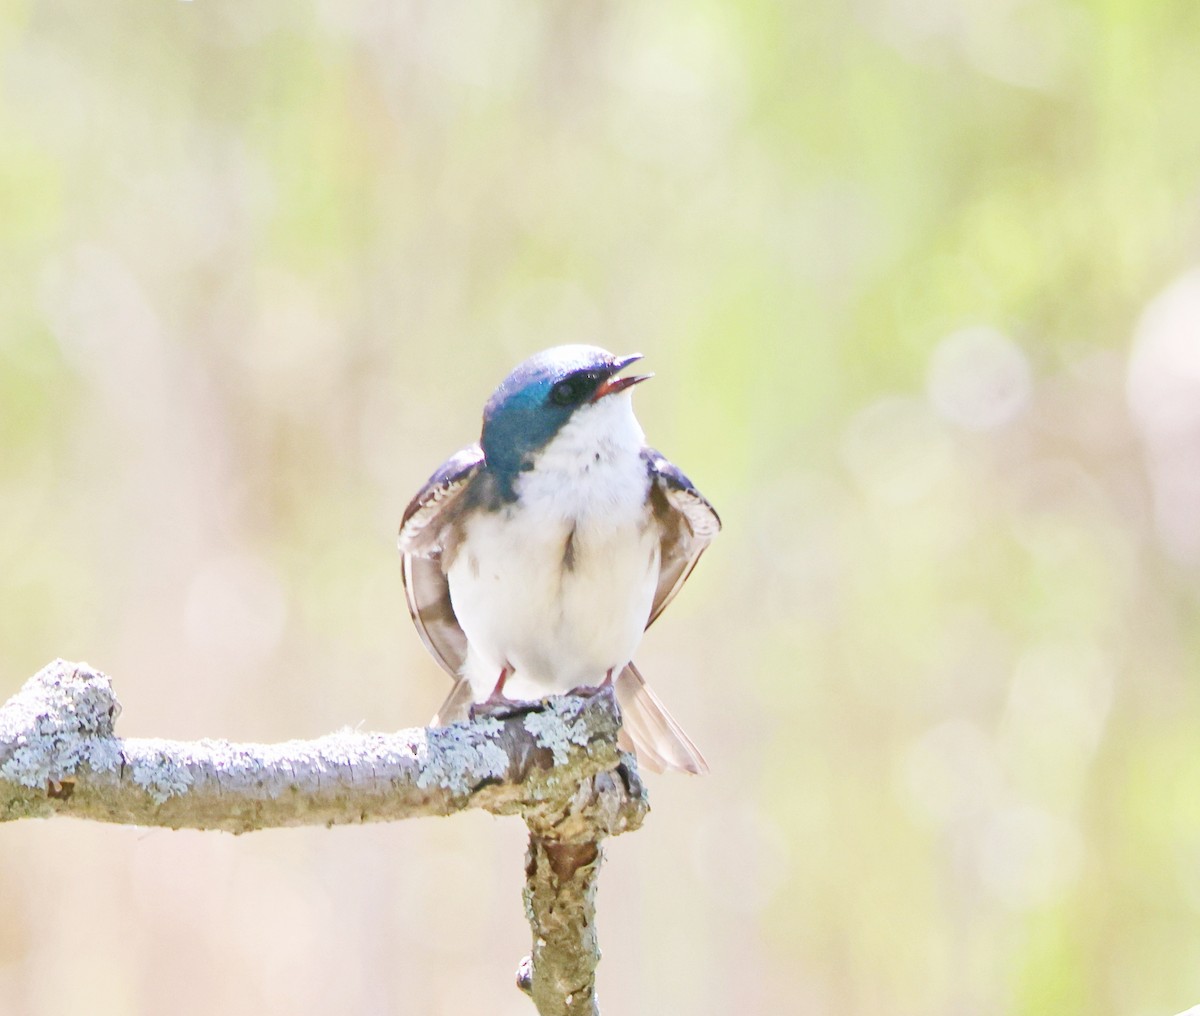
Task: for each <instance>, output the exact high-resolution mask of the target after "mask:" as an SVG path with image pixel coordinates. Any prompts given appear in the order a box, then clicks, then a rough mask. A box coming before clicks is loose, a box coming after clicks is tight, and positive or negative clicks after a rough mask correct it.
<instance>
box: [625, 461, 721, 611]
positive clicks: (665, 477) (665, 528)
mask: <svg viewBox="0 0 1200 1016" xmlns="http://www.w3.org/2000/svg"><path fill="white" fill-rule="evenodd" d="M642 458H643V459H645V460H646V468H647V469H648V470H649V471H650V501H651V504H652V505H653V506H654V514H655V516H656V518H657V519H658V522H659V525H660V526H661V527H662V534H663V536H662V548H661V549H662V562H661V564H660V565H659V571H658V589H657V590H656V591H655V593H654V604H653V606H652V607H651V609H650V620H649V621H647V622H646V627H647V628H649V627H650V625H652V624H653V623H654V622H655V621H656V620H657V619H658V615H659V614H661V613H662V612H663V611H664V610H665V609H666V607H667V604H668V603H670V602H671V601H672V600H673V599H674V598H675V594H676V593H677V592H679V590H680V589H681V588H682V587H683V584H684V583H685V582H686V581H687V577H688V576H689V575H690V574H691V573H692V569H693V568H695V567H696V562H697V561H699V560H700V555H701V554H703V553H704V548H705V547H707V546H708V545H709V544H710V543H712V541H713V537H715V536H716V535H717V533H719V532H720V531H721V519H720V517H719V516H718V515H717V512H716V509H714V508H713V506H712V505H711V504H709V503H708V499H707V498H705V496H704V495H703V494H701V493H700V491H698V490H697V489H696V487H695V485H694V484H693V483H692V481H691V480H689V479H688V478H687V477H686V476H684V475H683V473H682V472H681V471H680V470H679V468H678V467H676V466H674V465H672V464H671V463H670V462H669V461H668V460H667V459H665V458H664V457H663V456H662V455H661V454H660V453H658V452H656V451H655V450H654V449H653V448H647V449H646V450H645V451H644V452H642Z"/></svg>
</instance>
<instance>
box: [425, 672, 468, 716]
mask: <svg viewBox="0 0 1200 1016" xmlns="http://www.w3.org/2000/svg"><path fill="white" fill-rule="evenodd" d="M474 701H475V697H474V695H473V694H472V692H471V682H470V681H468V680H467V679H466V678H465V677H459V678H455V681H454V687H453V688H451V689H450V694H449V695H447V696H446V701H445V702H443V703H442V705H441V708H440V709H438V711H437V715H436V716H434V718H433V719H432V720H430V722H429V725H430V726H431V727H444V726H447V725H448V724H451V723H458V722H459V720H465V719H466V718H467V715H468V713H469V711H470V708H471V703H472V702H474Z"/></svg>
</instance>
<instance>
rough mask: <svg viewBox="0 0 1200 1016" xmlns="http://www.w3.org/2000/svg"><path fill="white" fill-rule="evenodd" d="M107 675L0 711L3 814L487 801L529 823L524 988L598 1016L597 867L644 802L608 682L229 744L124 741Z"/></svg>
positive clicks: (86, 677) (182, 817)
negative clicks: (485, 710)
mask: <svg viewBox="0 0 1200 1016" xmlns="http://www.w3.org/2000/svg"><path fill="white" fill-rule="evenodd" d="M120 709H121V707H120V704H119V703H118V701H117V699H116V696H115V695H114V694H113V690H112V685H111V682H110V681H109V679H108V677H107V676H105V675H104V674H102V673H100V672H99V671H96V670H93V669H91V668H90V667H88V666H87V665H86V664H72V663H67V662H65V661H63V660H57V661H55V662H54V663H52V664H50V665H49V666H47V667H45V668H43V669H42V670H41V671H39V672H38V673H37V674H36V675H34V676H33V677H32V678H30V679H29V681H28V682H26V684H25V686H24V687H23V688H22V689H21V690H20V691H19V692H18V693H17V694H16V695H15V696H13V698H11V699H10V700H9V701H8V702H6V703H5V704H4V705H3V706H0V821H10V820H14V819H20V818H49V817H52V816H55V815H67V816H72V817H75V818H85V819H93V820H96V821H101V822H118V823H124V824H132V825H144V826H166V827H169V828H172V829H223V830H225V831H227V832H233V833H244V832H251V831H253V830H256V829H266V828H271V827H279V826H300V825H327V826H331V825H335V824H342V823H349V822H378V821H394V820H396V819H403V818H415V817H418V816H422V815H450V814H453V813H454V812H458V811H463V810H465V809H467V808H484V809H486V810H487V811H490V812H493V813H495V814H499V815H511V814H519V815H521V817H522V818H523V819H524V820H525V822H526V824H527V825H528V827H529V834H530V840H529V852H528V854H527V863H526V885H525V906H526V915H527V917H528V918H529V922H530V927H531V930H532V932H533V953H532V956H531V957H527V958H526V960H525V961H524V963H523V964H522V968H521V972H520V973H519V975H518V983H519V984H520V985H521V987H522V988H524V989H525V990H526V991H528V992H529V993H530V994H531V995H532V997H533V1000H534V1003H535V1004H536V1005H537V1008H538V1012H539V1013H541V1014H542V1016H584V1014H586V1016H593V1014H596V1013H598V1012H599V1009H598V1007H597V1005H596V1001H595V969H596V964H597V963H598V962H599V958H600V951H599V947H598V945H597V942H596V933H595V891H596V884H595V880H596V874H597V871H598V869H599V866H600V860H601V848H600V843H601V840H602V839H603V838H604V837H605V836H610V835H615V834H617V833H622V832H627V831H630V830H633V829H636V828H638V826H640V825H641V823H642V820H643V818H644V817H645V815H646V813H647V811H648V810H649V804H648V802H647V799H646V793H645V788H644V787H643V786H642V783H641V781H640V780H639V778H638V775H637V769H636V766H635V765H634V764H633V760H632V758H631V756H629V755H627V754H624V753H623V752H621V751H620V750H619V749H618V748H617V746H616V739H617V733H618V730H619V728H620V713H619V711H618V709H617V705H616V701H615V699H614V697H613V695H612V691H611V689H603V690H601V691H598V692H596V693H594V694H591V695H579V694H576V695H570V696H561V697H555V698H551V699H547V700H545V701H543V702H540V703H529V704H522V705H520V706H517V707H514V708H512V709H509V710H506V711H504V712H496V713H492V714H490V715H486V716H480V717H477V718H476V719H474V720H473V721H471V722H470V723H458V724H454V725H453V726H449V727H438V728H429V729H412V730H402V731H398V732H397V733H394V734H373V733H360V732H357V731H342V732H340V733H336V734H329V735H327V736H325V737H321V738H317V739H316V740H311V741H287V742H284V743H282V744H274V745H264V744H231V743H229V742H227V741H214V740H207V739H206V740H203V741H165V740H158V739H145V738H121V737H118V736H117V735H116V734H115V733H114V729H113V724H114V721H115V720H116V717H117V716H118V715H119V713H120Z"/></svg>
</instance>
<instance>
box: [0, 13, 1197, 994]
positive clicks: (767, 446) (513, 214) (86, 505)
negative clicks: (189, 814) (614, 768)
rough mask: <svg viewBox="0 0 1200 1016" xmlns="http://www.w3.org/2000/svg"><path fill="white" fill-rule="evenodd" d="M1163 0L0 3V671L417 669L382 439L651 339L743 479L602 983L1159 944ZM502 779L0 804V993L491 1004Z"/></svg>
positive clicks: (803, 988) (701, 597)
mask: <svg viewBox="0 0 1200 1016" xmlns="http://www.w3.org/2000/svg"><path fill="white" fill-rule="evenodd" d="M1198 51H1200V5H1197V4H1195V3H1193V2H1191V0H1179V2H1164V3H1157V4H1148V3H1141V2H1133V0H1093V2H1067V0H1036V2H1035V0H965V2H964V0H814V2H809V3H802V4H792V5H784V4H769V3H759V2H746V3H739V4H733V3H713V2H707V3H706V2H700V3H671V2H668V3H658V4H644V3H643V4H639V3H633V2H622V0H617V2H611V3H565V2H564V3H525V4H504V3H497V2H492V0H488V2H482V0H476V2H471V3H467V2H458V0H455V2H447V0H439V2H436V3H404V2H394V3H388V2H385V0H316V2H311V3H309V2H300V3H297V2H295V0H292V2H288V3H283V2H279V0H262V2H256V3H254V4H246V3H243V2H239V0H194V2H175V0H160V2H156V3H145V2H138V3H134V2H131V0H115V2H113V3H109V4H105V5H101V6H96V5H80V4H71V3H65V2H61V0H45V2H40V0H0V278H2V279H3V282H2V283H0V694H3V695H8V694H11V693H12V692H13V691H15V690H16V689H17V688H18V687H19V686H20V684H21V683H22V682H23V680H24V679H25V678H26V677H27V676H28V675H29V674H31V673H32V672H33V671H35V670H36V669H37V668H39V667H40V666H41V665H42V664H43V663H45V662H46V661H48V660H49V659H51V658H53V657H55V656H63V657H66V658H68V659H86V660H88V661H89V662H91V663H92V664H94V665H96V666H99V667H101V668H102V669H104V670H105V671H107V672H109V673H111V674H112V675H113V677H114V679H115V682H116V688H117V690H118V693H119V694H120V696H121V698H122V700H123V702H124V705H125V712H124V715H123V717H122V722H121V731H122V732H123V733H124V734H126V735H128V736H139V735H141V736H151V735H157V736H169V737H180V738H190V737H201V736H214V737H228V738H236V739H257V740H271V739H282V738H289V737H305V736H312V735H317V734H320V733H323V732H325V731H328V730H331V729H335V728H338V727H341V726H344V725H347V724H349V725H362V726H364V727H367V728H378V729H394V728H398V727H402V726H411V725H417V724H421V723H424V722H425V721H426V720H427V719H428V717H429V716H430V715H431V714H432V712H433V710H434V708H435V707H436V706H437V705H438V703H439V702H440V701H441V698H442V696H443V695H444V693H445V691H446V683H445V682H446V679H445V677H444V675H443V674H442V673H441V671H440V670H439V669H438V668H437V666H436V665H435V664H434V663H433V661H432V660H431V659H430V658H428V656H427V655H426V654H425V652H424V650H423V649H422V647H421V645H420V643H419V641H418V639H417V637H416V635H415V633H414V632H413V630H412V629H411V626H410V623H409V620H408V617H407V615H406V611H405V608H404V600H403V594H402V590H401V584H400V573H399V566H398V559H397V555H396V552H395V546H394V536H395V530H396V524H397V521H398V519H399V515H400V512H401V511H402V509H403V507H404V505H405V504H406V503H407V501H408V499H409V497H410V496H411V495H412V494H413V492H414V491H415V490H416V489H417V488H418V486H419V485H420V484H421V483H422V482H423V481H424V479H425V477H426V476H427V475H428V474H429V472H431V471H432V470H433V468H434V467H435V466H436V465H437V464H438V463H439V462H441V460H442V459H443V458H444V457H445V456H446V455H447V454H449V453H450V452H452V451H453V450H455V449H456V448H458V447H459V446H461V445H463V444H466V443H468V442H469V441H471V440H473V439H474V438H475V437H476V435H477V430H478V423H479V410H480V407H481V406H482V404H483V401H484V399H485V398H486V396H487V395H488V393H489V392H490V391H491V389H492V387H493V386H494V385H495V384H496V383H497V382H498V381H499V380H500V378H501V377H502V376H503V375H504V374H505V373H506V372H507V371H508V370H509V369H510V368H511V367H512V366H513V364H515V363H516V362H517V361H518V360H520V359H522V358H523V357H525V356H526V355H528V354H529V353H531V352H533V351H535V350H537V349H539V348H542V347H545V346H548V345H553V344H557V343H560V342H568V341H590V342H596V343H599V344H601V345H603V346H606V347H607V348H610V349H613V350H616V351H618V352H622V351H630V350H633V349H638V350H641V351H642V352H644V353H645V354H646V365H647V366H648V367H649V368H650V369H652V370H654V371H656V372H657V374H658V377H657V379H656V380H655V381H654V382H652V383H651V384H649V385H646V386H645V387H643V388H639V389H638V393H637V399H636V402H637V407H638V410H639V414H640V417H641V419H642V422H643V424H644V426H645V429H646V431H647V433H648V435H649V437H650V440H651V441H652V442H653V443H654V444H656V445H657V446H658V447H660V448H661V449H662V450H663V451H664V452H665V453H666V454H667V455H669V456H670V457H671V458H672V459H674V460H675V461H676V462H678V463H679V464H681V465H682V467H683V468H684V469H685V470H686V471H687V472H688V473H689V474H691V476H692V478H693V479H694V480H695V481H696V482H697V483H698V484H699V486H700V487H701V489H703V490H704V491H705V493H706V494H708V495H709V497H710V498H711V499H712V500H713V501H714V503H715V504H716V505H717V506H718V508H719V509H720V510H721V512H722V514H723V516H724V519H725V522H726V530H725V533H724V534H723V535H722V537H721V538H720V540H719V541H718V542H717V543H716V544H715V546H714V547H713V549H712V550H711V551H710V552H709V553H708V555H707V556H706V558H705V560H704V562H703V564H702V565H701V567H700V568H699V569H698V571H697V572H696V575H695V577H694V578H693V580H692V581H691V583H690V584H689V587H688V589H687V590H686V592H685V593H684V594H683V595H682V596H681V597H680V599H679V600H678V601H677V602H676V603H675V604H674V605H673V606H672V608H671V610H670V611H669V612H668V613H667V615H666V617H665V618H664V620H663V621H662V622H661V623H660V624H658V625H656V626H655V628H654V630H653V632H652V633H651V634H650V635H649V636H648V637H647V639H646V642H645V644H644V647H643V649H642V651H641V653H640V655H639V660H640V662H641V663H642V665H643V668H642V669H643V670H644V671H645V672H646V673H647V674H648V675H650V677H651V679H652V681H653V683H654V684H655V686H656V687H657V688H658V690H659V691H660V692H661V694H662V695H663V697H664V698H665V699H666V700H667V701H668V702H669V703H670V704H671V706H672V709H673V711H674V712H675V713H676V715H677V716H678V717H679V718H680V720H681V721H682V722H683V723H684V725H685V726H686V727H687V728H688V729H689V731H690V732H691V733H692V734H693V736H694V737H695V739H696V740H697V742H699V743H700V745H701V746H702V748H704V750H705V751H706V754H707V755H708V759H709V761H710V763H711V764H712V766H713V775H712V776H711V777H709V778H707V779H704V780H689V779H683V778H658V779H653V780H652V784H651V789H652V794H653V802H654V806H655V811H654V813H653V815H652V816H651V818H650V820H649V822H648V823H647V825H646V827H645V828H644V829H643V830H642V831H641V832H638V833H637V834H635V835H631V836H627V837H622V838H620V839H617V840H614V841H612V842H611V844H610V845H609V849H608V861H607V864H606V868H605V871H604V874H603V878H602V881H601V889H600V901H599V907H600V934H601V942H602V945H603V947H604V962H603V964H602V965H601V970H600V990H601V997H602V1001H603V1003H604V1004H605V1006H606V1008H605V1011H606V1012H611V1013H613V1014H616V1013H629V1014H642V1013H646V1014H650V1013H697V1014H713V1016H716V1014H734V1013H737V1014H741V1013H755V1014H757V1013H763V1014H766V1013H771V1014H776V1013H796V1014H805V1016H809V1014H811V1016H824V1014H829V1016H834V1014H837V1016H842V1014H862V1016H866V1014H875V1013H888V1014H889V1016H902V1014H912V1016H930V1014H947V1016H950V1014H953V1016H963V1014H981V1016H983V1014H1030V1016H1032V1014H1044V1013H1055V1014H1058V1016H1063V1014H1088V1016H1104V1014H1118V1013H1119V1014H1122V1016H1160V1014H1169V1013H1173V1012H1177V1011H1178V1010H1180V1009H1183V1008H1186V1007H1187V1006H1188V1005H1191V1004H1193V1003H1195V1002H1197V1001H1200V962H1198V960H1197V957H1200V695H1198V682H1197V679H1196V672H1197V663H1198V660H1200V625H1198V624H1197V619H1198V615H1200V603H1198V597H1197V593H1198V591H1200V269H1198V268H1197V265H1200V129H1197V128H1198V113H1200V98H1198V97H1200V59H1197V52H1198ZM523 844H524V837H523V829H522V827H521V826H520V823H518V822H514V821H500V820H493V819H490V818H488V817H486V816H480V815H472V816H465V817H460V818H455V819H452V820H447V821H427V822H410V823H403V824H399V825H394V826H379V827H371V828H355V829H337V830H333V831H325V830H300V831H283V832H269V833H260V834H255V835H253V836H249V837H242V838H238V839H234V838H232V837H227V836H223V835H219V834H207V835H206V834H191V833H170V832H164V831H144V830H136V829H122V828H115V827H114V828H105V827H101V826H95V825H88V824H83V823H77V824H72V823H67V822H53V823H22V824H18V825H12V826H8V827H5V828H4V829H3V830H2V831H0V914H3V915H4V917H3V920H0V999H3V1004H2V1008H3V1010H4V1012H6V1013H9V1012H11V1013H18V1014H34V1016H41V1014H61V1013H79V1012H85V1011H86V1012H88V1013H92V1014H97V1016H105V1014H109V1013H112V1014H126V1013H147V1014H149V1013H154V1014H159V1013H171V1014H177V1016H188V1014H193V1013H194V1014H209V1013H212V1012H217V1011H220V1012H224V1013H228V1014H231V1016H239V1014H250V1013H253V1014H261V1013H289V1014H300V1016H304V1014H327V1013H342V1012H355V1013H364V1014H385V1013H429V1014H460V1013H467V1012H484V1011H487V1012H491V1013H499V1014H509V1013H511V1014H514V1016H516V1014H528V1013H530V1012H531V1011H532V1009H531V1007H530V1006H529V1004H528V1002H527V1001H526V1000H525V999H523V998H522V997H521V996H520V995H519V994H518V993H517V992H516V990H515V989H514V988H513V987H512V975H513V970H514V969H515V965H516V961H517V960H518V958H519V957H520V956H521V955H523V953H524V951H525V950H526V948H527V935H528V930H527V926H526V925H525V922H524V918H523V915H522V909H521V904H520V897H519V889H520V882H521V866H522V856H523V849H524V846H523Z"/></svg>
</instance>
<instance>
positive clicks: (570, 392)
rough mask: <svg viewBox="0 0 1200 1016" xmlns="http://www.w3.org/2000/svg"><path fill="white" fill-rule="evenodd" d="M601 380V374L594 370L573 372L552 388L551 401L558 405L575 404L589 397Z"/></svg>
mask: <svg viewBox="0 0 1200 1016" xmlns="http://www.w3.org/2000/svg"><path fill="white" fill-rule="evenodd" d="M599 382H600V374H599V373H598V372H597V371H594V370H590V371H587V372H586V373H583V374H572V375H571V376H570V377H568V378H563V380H561V381H559V382H558V384H556V385H555V386H554V387H553V388H551V389H550V401H551V402H553V403H554V404H555V405H556V406H573V405H575V404H577V403H579V402H582V401H583V400H584V399H585V398H587V397H588V396H589V395H590V394H591V393H592V392H593V391H594V390H595V388H596V385H597V384H599Z"/></svg>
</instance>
